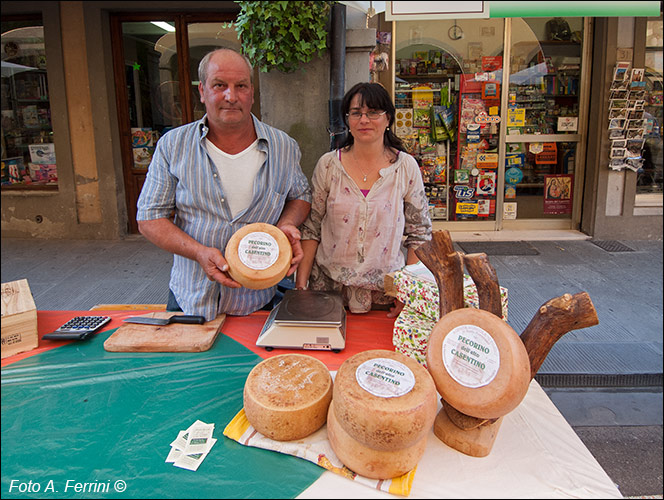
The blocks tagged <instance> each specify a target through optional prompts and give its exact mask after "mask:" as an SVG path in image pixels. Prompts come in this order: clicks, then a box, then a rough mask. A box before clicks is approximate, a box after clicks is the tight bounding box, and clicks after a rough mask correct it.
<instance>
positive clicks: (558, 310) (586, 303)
mask: <svg viewBox="0 0 664 500" xmlns="http://www.w3.org/2000/svg"><path fill="white" fill-rule="evenodd" d="M598 323H599V319H598V318H597V311H595V306H594V305H593V303H592V301H591V300H590V297H589V296H588V294H587V293H586V292H580V293H577V294H574V295H570V294H569V293H566V294H565V295H561V296H560V297H556V298H553V299H551V300H549V301H547V302H545V303H544V304H543V305H542V306H541V307H540V308H539V310H538V311H537V312H536V313H535V315H534V316H533V318H532V319H531V320H530V323H528V326H527V327H526V329H525V330H524V331H523V333H522V334H521V340H522V342H523V344H524V345H525V346H526V351H527V352H528V357H529V358H530V375H531V378H533V377H535V375H536V374H537V371H538V370H539V369H540V367H541V366H542V363H543V362H544V359H545V358H546V357H547V355H548V354H549V351H550V350H551V348H552V347H553V345H554V344H555V343H556V342H557V341H558V339H560V337H562V336H563V335H565V334H566V333H567V332H569V331H571V330H578V329H579V328H586V327H589V326H593V325H596V324H598Z"/></svg>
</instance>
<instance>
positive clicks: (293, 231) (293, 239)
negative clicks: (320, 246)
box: [277, 224, 304, 276]
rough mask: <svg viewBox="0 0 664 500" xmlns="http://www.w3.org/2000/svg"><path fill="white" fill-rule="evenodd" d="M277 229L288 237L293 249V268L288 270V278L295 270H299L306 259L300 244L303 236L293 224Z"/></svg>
mask: <svg viewBox="0 0 664 500" xmlns="http://www.w3.org/2000/svg"><path fill="white" fill-rule="evenodd" d="M277 227H278V228H279V229H281V230H282V231H283V233H284V234H285V235H286V237H287V238H288V241H289V242H290V244H291V247H292V249H293V259H292V260H291V267H290V269H288V272H287V273H286V276H290V275H291V274H293V273H294V272H295V270H296V269H297V265H298V264H299V263H300V261H301V260H302V258H303V257H304V252H303V251H302V245H301V244H300V238H301V237H302V235H301V234H300V230H299V229H298V228H297V227H295V226H294V225H292V224H284V225H281V226H277Z"/></svg>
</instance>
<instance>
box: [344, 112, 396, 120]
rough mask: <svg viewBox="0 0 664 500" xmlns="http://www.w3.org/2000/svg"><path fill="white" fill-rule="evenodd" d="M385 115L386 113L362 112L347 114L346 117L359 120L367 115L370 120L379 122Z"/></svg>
mask: <svg viewBox="0 0 664 500" xmlns="http://www.w3.org/2000/svg"><path fill="white" fill-rule="evenodd" d="M385 113H386V111H367V112H366V113H362V112H361V111H351V112H350V113H346V116H347V117H348V118H349V119H350V120H359V119H361V118H362V115H367V118H369V120H378V118H380V117H381V116H383V115H384V114H385Z"/></svg>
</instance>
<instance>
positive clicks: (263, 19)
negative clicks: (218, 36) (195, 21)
mask: <svg viewBox="0 0 664 500" xmlns="http://www.w3.org/2000/svg"><path fill="white" fill-rule="evenodd" d="M237 3H238V4H239V5H240V9H241V10H240V14H239V15H238V16H237V20H236V21H235V30H236V31H237V33H238V35H239V37H240V43H241V44H242V50H243V51H244V54H245V55H246V56H247V57H248V58H249V60H250V61H251V62H252V64H253V65H254V66H256V67H257V68H258V69H259V70H260V71H262V72H264V73H265V72H268V71H270V70H271V69H277V70H279V71H283V72H285V73H291V72H293V71H295V70H296V69H298V68H300V67H301V66H302V64H304V63H307V62H309V61H311V59H313V57H314V56H317V55H320V54H321V53H322V52H323V51H324V50H325V49H326V48H327V29H326V26H327V21H328V17H329V12H330V3H331V2H237Z"/></svg>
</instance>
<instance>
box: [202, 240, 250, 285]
mask: <svg viewBox="0 0 664 500" xmlns="http://www.w3.org/2000/svg"><path fill="white" fill-rule="evenodd" d="M196 262H198V264H199V265H200V266H201V267H202V268H203V272H205V274H206V276H207V278H208V279H209V280H210V281H217V282H219V283H221V284H222V285H224V286H227V287H229V288H240V287H241V286H242V285H240V284H239V283H238V282H237V281H235V280H234V279H232V278H231V277H230V275H229V274H228V262H226V259H224V256H223V255H221V252H220V251H219V249H218V248H213V247H205V246H204V247H202V248H201V249H200V250H199V252H198V253H197V254H196Z"/></svg>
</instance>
